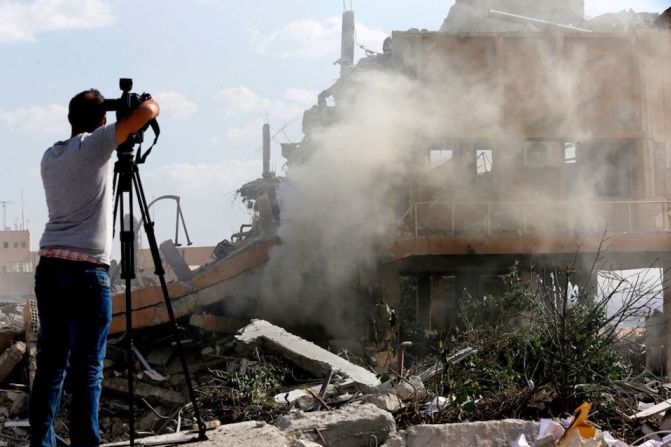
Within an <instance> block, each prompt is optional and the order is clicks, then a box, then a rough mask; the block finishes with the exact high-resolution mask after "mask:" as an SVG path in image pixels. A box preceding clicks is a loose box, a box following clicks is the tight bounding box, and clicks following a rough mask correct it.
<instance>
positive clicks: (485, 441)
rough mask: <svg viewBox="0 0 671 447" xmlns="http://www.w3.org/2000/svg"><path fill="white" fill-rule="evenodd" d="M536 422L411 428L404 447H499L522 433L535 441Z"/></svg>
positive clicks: (507, 420)
mask: <svg viewBox="0 0 671 447" xmlns="http://www.w3.org/2000/svg"><path fill="white" fill-rule="evenodd" d="M538 430H539V423H538V422H529V421H522V420H518V419H503V420H500V421H485V422H464V423H460V424H439V425H414V426H412V427H408V429H407V430H406V431H405V441H406V445H407V447H424V446H427V445H430V446H432V447H460V446H464V447H465V446H478V447H498V446H502V445H503V446H505V445H511V443H512V442H513V441H514V440H515V439H517V438H518V437H519V435H520V434H524V435H525V436H526V437H527V439H529V440H533V439H535V438H536V436H537V434H538Z"/></svg>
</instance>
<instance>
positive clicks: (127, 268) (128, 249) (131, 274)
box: [114, 139, 207, 447]
mask: <svg viewBox="0 0 671 447" xmlns="http://www.w3.org/2000/svg"><path fill="white" fill-rule="evenodd" d="M133 146H134V142H133V139H129V141H127V142H125V143H123V144H122V145H120V146H119V147H118V148H117V156H118V160H117V162H116V163H115V164H114V187H115V198H114V221H115V222H116V216H117V211H119V216H120V218H119V223H120V225H119V228H120V231H119V236H120V240H121V278H122V279H124V280H125V282H126V358H127V361H128V411H129V418H128V430H129V433H130V446H131V447H134V446H135V414H134V407H135V406H134V402H133V401H134V397H135V396H134V391H133V382H134V375H133V368H132V365H133V312H132V303H131V301H132V300H131V280H132V279H133V278H135V253H134V251H135V249H134V244H133V242H134V239H135V234H134V228H133V224H132V222H133V190H135V193H136V194H137V201H138V204H139V207H140V214H141V218H142V219H141V221H142V223H143V226H144V230H145V233H146V234H147V241H148V242H149V248H150V250H151V256H152V259H153V261H154V267H155V271H154V273H155V274H156V276H158V278H159V281H160V282H161V290H162V291H163V301H164V302H165V306H166V308H167V310H168V316H169V317H170V327H171V330H172V335H173V339H174V341H175V345H176V349H177V354H178V356H179V358H180V361H181V364H182V372H183V373H184V377H185V380H186V386H187V389H188V392H189V399H190V400H191V405H193V412H194V416H195V418H196V422H197V424H198V436H197V437H194V438H192V439H188V440H184V441H180V442H175V441H171V442H167V443H165V444H161V443H154V444H151V445H174V444H185V443H189V442H193V441H197V440H206V439H207V436H206V435H205V422H204V421H203V418H202V417H201V415H200V409H199V408H198V403H197V402H196V396H195V393H194V391H193V385H192V383H191V376H190V374H189V370H188V368H187V364H186V357H185V356H184V350H183V349H182V340H181V337H180V334H179V328H178V327H177V322H176V321H175V313H174V311H173V308H172V302H171V301H170V295H169V294H168V286H167V284H166V282H165V270H164V269H163V264H162V262H161V257H160V255H159V251H158V244H157V243H156V235H155V234H154V223H153V222H152V221H151V218H150V216H149V207H148V205H147V199H146V198H145V195H144V189H143V188H142V181H141V180H140V172H139V170H138V163H142V162H143V161H144V158H141V157H140V156H138V157H137V159H133ZM138 152H139V151H138ZM147 154H148V153H147ZM147 154H145V157H146V155H147ZM124 199H126V200H127V203H125V202H124ZM126 207H127V208H128V214H129V215H130V220H129V221H130V222H129V225H128V228H126V223H125V222H124V210H125V209H126ZM143 445H147V444H143Z"/></svg>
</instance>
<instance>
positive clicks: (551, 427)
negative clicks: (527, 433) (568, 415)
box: [538, 419, 564, 442]
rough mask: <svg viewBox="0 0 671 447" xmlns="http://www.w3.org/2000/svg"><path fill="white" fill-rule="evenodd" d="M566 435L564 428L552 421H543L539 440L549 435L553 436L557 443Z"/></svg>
mask: <svg viewBox="0 0 671 447" xmlns="http://www.w3.org/2000/svg"><path fill="white" fill-rule="evenodd" d="M563 434H564V427H562V425H561V424H560V423H559V422H557V421H554V420H552V419H541V424H540V429H539V431H538V439H542V438H545V437H546V436H548V435H552V438H554V440H555V442H557V441H559V438H561V437H562V435H563Z"/></svg>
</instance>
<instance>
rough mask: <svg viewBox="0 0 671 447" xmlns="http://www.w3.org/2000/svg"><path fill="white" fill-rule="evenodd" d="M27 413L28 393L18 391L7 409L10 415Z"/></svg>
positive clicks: (17, 415)
mask: <svg viewBox="0 0 671 447" xmlns="http://www.w3.org/2000/svg"><path fill="white" fill-rule="evenodd" d="M27 413H28V393H20V394H19V395H18V396H17V398H16V399H14V402H12V406H11V408H10V409H9V415H10V416H11V417H19V416H23V415H25V414H27Z"/></svg>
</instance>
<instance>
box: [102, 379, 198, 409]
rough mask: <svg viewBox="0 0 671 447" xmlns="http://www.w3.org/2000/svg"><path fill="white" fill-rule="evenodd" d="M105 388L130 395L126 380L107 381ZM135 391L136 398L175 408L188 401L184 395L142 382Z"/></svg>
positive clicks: (135, 385)
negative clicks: (151, 400)
mask: <svg viewBox="0 0 671 447" xmlns="http://www.w3.org/2000/svg"><path fill="white" fill-rule="evenodd" d="M103 388H106V389H109V390H114V391H117V392H120V393H126V394H128V382H127V381H126V379H125V378H109V379H105V380H103ZM133 391H134V393H135V396H136V397H139V398H144V399H153V400H155V401H157V402H159V403H161V404H163V405H166V406H172V407H174V406H177V405H181V404H183V403H184V402H185V401H186V398H185V397H184V395H183V394H182V393H178V392H177V391H172V390H167V389H164V388H159V387H155V386H151V385H148V384H146V383H142V382H135V383H134V384H133Z"/></svg>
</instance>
